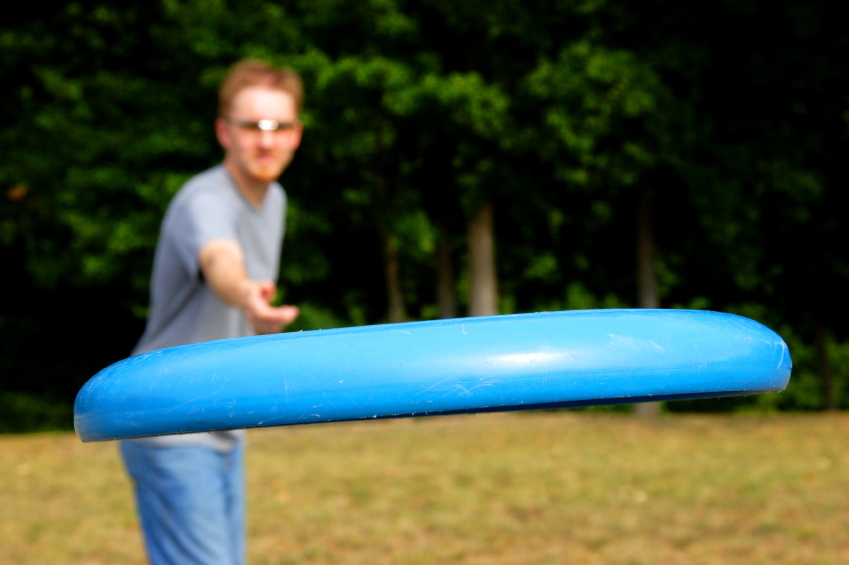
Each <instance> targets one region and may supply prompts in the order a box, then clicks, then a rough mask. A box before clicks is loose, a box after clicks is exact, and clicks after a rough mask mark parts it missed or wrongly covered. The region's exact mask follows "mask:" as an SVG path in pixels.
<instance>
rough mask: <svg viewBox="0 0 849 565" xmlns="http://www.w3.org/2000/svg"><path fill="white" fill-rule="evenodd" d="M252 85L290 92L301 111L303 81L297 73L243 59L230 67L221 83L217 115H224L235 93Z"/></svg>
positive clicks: (256, 60) (262, 62)
mask: <svg viewBox="0 0 849 565" xmlns="http://www.w3.org/2000/svg"><path fill="white" fill-rule="evenodd" d="M252 86H264V87H267V88H272V89H275V90H282V91H283V92H286V93H288V94H290V95H291V96H292V98H294V99H295V108H296V109H297V110H298V112H300V111H301V105H302V104H303V102H304V83H303V82H301V77H300V76H298V73H296V72H295V71H293V70H292V69H278V68H276V67H272V66H271V65H269V64H268V63H266V62H265V61H260V60H258V59H245V60H242V61H239V62H238V63H236V64H234V65H233V66H232V67H230V70H229V71H227V76H226V77H224V81H223V82H222V83H221V88H220V89H219V90H218V116H219V117H221V118H224V117H226V116H227V113H228V112H229V111H230V106H231V105H232V104H233V99H234V98H235V97H236V94H238V93H239V92H240V91H241V90H243V89H245V88H249V87H252Z"/></svg>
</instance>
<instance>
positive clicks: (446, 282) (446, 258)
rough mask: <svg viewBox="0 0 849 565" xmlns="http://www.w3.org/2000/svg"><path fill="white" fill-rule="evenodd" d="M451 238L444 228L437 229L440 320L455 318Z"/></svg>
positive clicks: (437, 290)
mask: <svg viewBox="0 0 849 565" xmlns="http://www.w3.org/2000/svg"><path fill="white" fill-rule="evenodd" d="M451 251H452V249H451V238H450V237H449V235H448V231H447V230H446V229H445V226H440V228H439V241H437V243H436V305H437V307H438V308H439V313H438V314H437V315H438V317H439V318H441V319H443V320H444V319H449V318H456V317H457V299H456V295H455V291H454V267H453V264H452V262H451Z"/></svg>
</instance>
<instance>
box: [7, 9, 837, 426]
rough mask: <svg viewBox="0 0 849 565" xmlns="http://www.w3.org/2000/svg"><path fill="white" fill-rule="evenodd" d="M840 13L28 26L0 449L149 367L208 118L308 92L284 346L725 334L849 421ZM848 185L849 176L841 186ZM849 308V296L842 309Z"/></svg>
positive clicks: (230, 13) (333, 16)
mask: <svg viewBox="0 0 849 565" xmlns="http://www.w3.org/2000/svg"><path fill="white" fill-rule="evenodd" d="M841 8H843V5H842V3H841V2H837V1H833V0H806V1H804V2H802V1H801V0H770V1H766V0H733V1H732V0H725V1H717V2H712V3H709V4H704V3H687V2H678V1H672V0H645V1H643V2H625V1H622V0H561V1H543V0H539V1H537V0H523V1H521V2H520V1H518V0H490V1H487V2H477V1H471V0H467V1H464V2H456V1H448V0H409V1H407V0H356V1H354V0H308V1H307V0H292V1H274V2H271V1H254V0H243V1H240V2H226V1H223V0H185V1H176V0H162V1H159V2H149V1H144V2H141V1H136V0H122V1H121V2H104V1H80V2H55V3H52V4H51V3H47V4H45V3H36V2H32V3H23V4H20V5H16V12H17V13H18V14H19V15H18V16H16V17H14V18H12V17H6V18H3V21H2V23H0V84H2V88H0V124H2V125H1V126H0V258H2V259H0V261H2V265H3V268H2V271H3V276H2V278H0V285H2V291H0V296H2V298H0V432H19V431H35V430H39V429H56V428H68V427H69V426H70V425H71V403H72V402H73V398H74V395H75V394H76V392H77V390H78V389H79V387H80V386H81V385H82V384H83V383H84V382H85V381H86V380H87V379H88V378H89V377H91V376H92V375H93V374H94V373H96V372H97V371H98V370H100V369H101V368H103V367H105V366H106V365H108V364H110V363H112V362H115V361H117V360H119V359H121V358H123V357H125V356H127V355H128V354H129V351H130V349H131V348H132V346H133V345H134V344H135V341H136V340H137V339H138V337H139V336H140V334H141V331H142V329H143V326H144V320H145V316H146V313H147V303H148V278H149V275H150V268H151V262H152V256H153V249H154V246H155V244H156V238H157V232H158V229H159V222H160V219H161V216H162V214H163V212H164V210H165V207H166V206H167V204H168V202H169V200H170V198H171V196H172V195H173V194H174V193H175V192H176V190H177V189H178V188H179V187H180V185H181V184H182V183H183V182H184V181H185V180H187V179H188V178H189V177H190V176H192V175H194V174H196V173H197V172H200V171H201V170H203V169H206V168H208V167H210V166H212V165H214V164H216V163H218V162H219V161H220V159H221V151H220V148H219V147H218V145H217V143H216V141H215V137H214V133H213V127H212V125H213V121H214V119H215V117H216V91H217V86H218V83H219V81H220V80H221V78H222V77H223V75H224V73H225V71H226V69H227V67H228V66H229V65H230V64H232V63H233V62H234V61H236V60H238V59H240V58H243V57H258V58H262V59H266V60H268V61H270V62H273V63H275V64H279V65H285V66H290V67H292V68H294V69H296V70H298V71H299V72H300V73H301V74H302V76H303V78H304V81H305V84H306V91H307V99H306V105H305V109H304V115H303V120H304V122H305V126H306V133H305V136H304V141H303V144H302V146H301V149H300V150H299V153H298V156H297V157H296V159H295V161H294V163H293V165H292V167H291V168H290V169H289V170H287V172H286V173H285V175H284V177H283V178H282V180H281V182H282V184H283V185H284V187H285V188H286V189H287V192H288V195H289V201H290V209H289V215H288V229H287V235H286V240H285V242H284V251H283V259H282V272H281V284H280V287H281V291H282V292H281V299H282V300H284V301H285V302H287V303H293V304H298V305H300V307H301V310H302V313H303V314H302V317H301V318H300V320H299V321H298V322H297V324H296V325H295V326H294V327H291V328H289V329H290V330H306V329H319V328H330V327H339V326H348V325H360V324H375V323H383V322H389V321H404V320H427V319H435V318H439V317H456V316H466V315H487V314H495V313H501V314H510V313H520V312H536V311H544V310H562V309H580V308H613V307H615V308H620V307H663V308H696V309H711V310H718V311H725V312H733V313H738V314H742V315H745V316H749V317H751V318H754V319H756V320H759V321H761V322H763V323H765V324H767V325H768V326H770V327H771V328H773V329H774V330H776V331H777V332H778V333H779V334H781V336H782V337H783V338H784V339H785V340H786V341H787V342H788V344H789V346H790V349H791V353H792V356H793V360H794V365H795V368H794V376H793V378H792V380H791V383H790V386H789V387H788V390H787V391H785V392H784V393H782V394H779V395H762V396H758V397H745V398H737V399H724V400H702V401H689V402H679V403H669V404H668V405H667V406H666V409H667V410H669V411H725V412H728V411H747V410H748V411H752V410H755V411H776V410H795V411H800V410H804V411H810V410H826V409H843V408H846V407H847V406H849V392H847V390H846V388H847V376H849V368H848V367H847V363H846V362H845V361H846V360H847V359H849V335H847V306H846V298H845V296H844V294H843V292H844V291H845V289H846V288H847V283H849V257H847V254H846V252H845V249H846V236H847V228H846V226H845V223H844V222H843V221H842V218H843V216H844V212H843V210H842V209H841V208H840V207H839V204H838V202H839V198H838V193H839V191H840V190H846V187H847V186H848V185H849V183H847V180H848V179H847V177H848V176H849V172H847V168H846V166H845V160H846V157H847V154H849V153H848V152H847V149H849V147H848V146H849V143H847V141H849V139H847V134H849V68H847V64H846V61H847V60H849V57H847V55H849V53H848V52H847V50H849V26H847V25H846V24H847V21H846V17H845V16H841V15H840V14H842V13H843V10H842V9H841ZM841 163H844V165H841ZM841 289H844V290H841Z"/></svg>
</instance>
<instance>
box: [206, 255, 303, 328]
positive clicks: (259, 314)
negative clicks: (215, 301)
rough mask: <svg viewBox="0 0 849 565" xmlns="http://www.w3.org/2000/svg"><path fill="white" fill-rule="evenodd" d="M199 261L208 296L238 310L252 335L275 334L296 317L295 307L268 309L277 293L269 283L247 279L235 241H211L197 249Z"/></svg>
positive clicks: (296, 310)
mask: <svg viewBox="0 0 849 565" xmlns="http://www.w3.org/2000/svg"><path fill="white" fill-rule="evenodd" d="M199 259H200V268H201V271H202V272H203V276H204V279H205V280H206V283H207V284H208V285H209V288H211V289H212V292H214V293H215V295H216V296H218V298H220V299H221V300H222V301H223V302H225V303H227V304H229V305H231V306H235V307H236V308H239V309H240V310H242V312H244V314H245V317H246V318H247V319H248V323H250V325H251V327H253V329H254V331H255V332H256V333H258V334H270V333H277V332H279V331H280V330H281V329H283V327H284V326H286V325H288V324H291V323H292V322H293V321H295V318H297V317H298V314H299V311H298V307H297V306H278V307H274V306H272V305H271V301H272V300H273V299H274V293H275V292H276V290H277V287H276V286H275V285H274V283H273V282H272V281H269V280H260V281H255V280H251V279H249V278H248V275H247V272H246V271H245V257H244V253H243V252H242V248H241V247H240V246H239V244H238V243H236V242H235V241H233V240H230V239H215V240H212V241H210V242H208V243H206V244H205V245H204V246H203V247H201V249H200V253H199Z"/></svg>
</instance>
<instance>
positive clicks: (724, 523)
mask: <svg viewBox="0 0 849 565" xmlns="http://www.w3.org/2000/svg"><path fill="white" fill-rule="evenodd" d="M847 424H849V416H846V415H842V414H841V415H817V416H775V417H727V416H715V417H695V416H669V417H663V418H660V419H659V420H658V421H656V422H641V421H637V420H635V419H633V418H630V417H623V416H599V415H591V414H577V413H562V412H561V413H534V414H498V415H484V416H474V417H471V416H458V417H446V418H428V419H416V420H397V421H382V422H361V423H348V424H326V425H318V426H304V427H292V428H275V429H268V430H256V431H253V432H251V434H250V436H249V438H250V439H249V442H250V445H249V451H248V481H249V536H250V543H249V553H250V555H249V557H250V563H252V564H253V565H284V564H331V563H333V564H368V565H380V564H390V563H391V564H399V563H402V564H411V565H417V564H427V565H432V564H437V563H438V564H470V565H471V564H475V565H477V564H481V565H482V564H488V565H489V564H492V565H500V564H522V565H533V564H539V565H543V564H582V563H586V564H596V563H598V564H601V563H604V564H611V563H621V564H642V563H646V564H649V563H650V564H653V565H658V564H678V563H680V564H685V563H686V564H688V565H689V564H720V563H729V564H730V563H735V564H736V563H747V564H757V563H764V564H782V563H787V564H791V563H792V564H805V563H810V564H817V565H821V564H822V565H825V564H829V563H846V562H849V528H847V526H849V500H847V496H849V495H847V494H846V493H847V492H849V488H847V487H849V451H847V450H846V444H847V441H846V439H845V438H844V437H843V435H842V432H843V429H844V428H845V427H846V425H847ZM0 465H2V468H3V469H4V472H3V473H2V474H0V563H4V564H5V563H11V564H21V565H24V564H30V563H32V564H40V565H49V564H53V563H56V564H59V563H62V564H76V563H78V564H83V563H85V564H96V563H102V564H111V563H127V564H133V563H143V562H144V559H143V553H142V548H141V543H140V541H139V534H138V527H137V524H136V520H135V517H134V515H133V509H132V501H131V498H130V490H129V485H128V482H127V480H126V479H125V478H124V476H123V472H122V470H121V468H120V462H119V459H118V455H117V450H116V446H115V445H113V444H93V445H92V444H88V445H83V444H81V443H80V442H79V441H78V440H77V439H76V438H75V437H74V436H71V435H67V434H59V435H49V434H48V435H31V436H6V437H0Z"/></svg>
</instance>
